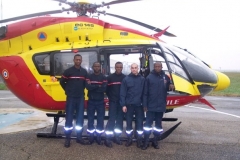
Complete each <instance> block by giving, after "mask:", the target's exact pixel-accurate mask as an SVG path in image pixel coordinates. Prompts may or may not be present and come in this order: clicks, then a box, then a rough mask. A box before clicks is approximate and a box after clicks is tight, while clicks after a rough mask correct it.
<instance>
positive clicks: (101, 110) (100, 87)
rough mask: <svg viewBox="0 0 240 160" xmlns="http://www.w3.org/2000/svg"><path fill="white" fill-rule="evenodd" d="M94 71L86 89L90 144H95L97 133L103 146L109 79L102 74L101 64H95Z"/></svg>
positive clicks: (89, 77)
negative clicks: (102, 137) (95, 123)
mask: <svg viewBox="0 0 240 160" xmlns="http://www.w3.org/2000/svg"><path fill="white" fill-rule="evenodd" d="M92 68H93V71H94V73H92V74H91V75H89V76H88V78H87V80H86V82H87V84H86V88H87V89H88V107H87V116H88V129H87V132H88V134H89V144H92V143H93V142H94V133H95V131H96V135H97V139H96V141H97V143H98V144H99V145H102V142H101V134H102V133H103V132H104V116H105V106H104V92H105V90H106V87H107V79H106V77H105V76H104V75H103V74H102V73H101V65H100V63H99V62H94V63H93V66H92ZM95 111H97V126H96V130H95V127H94V116H95Z"/></svg>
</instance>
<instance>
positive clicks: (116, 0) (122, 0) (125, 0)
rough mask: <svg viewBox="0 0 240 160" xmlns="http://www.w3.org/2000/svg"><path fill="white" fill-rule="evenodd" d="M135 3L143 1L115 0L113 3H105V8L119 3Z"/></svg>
mask: <svg viewBox="0 0 240 160" xmlns="http://www.w3.org/2000/svg"><path fill="white" fill-rule="evenodd" d="M133 1H141V0H115V1H112V2H108V3H105V4H104V6H107V5H112V4H118V3H125V2H133Z"/></svg>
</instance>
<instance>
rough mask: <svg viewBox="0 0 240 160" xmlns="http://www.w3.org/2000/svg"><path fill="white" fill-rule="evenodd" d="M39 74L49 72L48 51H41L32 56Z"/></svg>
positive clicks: (47, 73)
mask: <svg viewBox="0 0 240 160" xmlns="http://www.w3.org/2000/svg"><path fill="white" fill-rule="evenodd" d="M33 58H34V62H35V64H36V67H37V70H38V71H39V73H40V74H43V75H49V74H50V53H43V54H39V55H36V56H34V57H33Z"/></svg>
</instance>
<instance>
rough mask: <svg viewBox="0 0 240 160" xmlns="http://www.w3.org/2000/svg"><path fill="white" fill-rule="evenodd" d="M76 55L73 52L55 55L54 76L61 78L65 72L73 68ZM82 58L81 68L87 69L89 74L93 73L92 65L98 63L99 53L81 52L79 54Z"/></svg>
mask: <svg viewBox="0 0 240 160" xmlns="http://www.w3.org/2000/svg"><path fill="white" fill-rule="evenodd" d="M75 54H76V53H72V52H60V53H55V54H54V68H53V70H54V75H55V76H61V75H62V74H63V72H64V71H65V70H66V69H68V68H70V67H72V66H73V65H74V63H73V57H74V55H75ZM77 54H80V55H81V56H82V64H81V67H83V68H85V69H86V70H87V72H88V73H92V65H93V63H94V62H96V61H97V52H95V51H88V52H80V53H77Z"/></svg>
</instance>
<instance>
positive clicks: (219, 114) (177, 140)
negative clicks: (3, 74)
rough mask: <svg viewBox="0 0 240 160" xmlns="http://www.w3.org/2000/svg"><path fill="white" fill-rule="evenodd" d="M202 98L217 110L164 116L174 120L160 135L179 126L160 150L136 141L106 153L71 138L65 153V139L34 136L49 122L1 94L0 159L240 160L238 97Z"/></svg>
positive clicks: (190, 109)
mask: <svg viewBox="0 0 240 160" xmlns="http://www.w3.org/2000/svg"><path fill="white" fill-rule="evenodd" d="M205 98H206V99H207V100H208V101H209V102H211V104H212V105H213V106H214V107H215V108H216V110H213V109H211V108H209V107H208V106H206V105H202V104H190V105H187V106H183V107H180V108H176V109H174V111H173V112H171V113H167V114H165V115H164V117H165V118H178V121H176V122H163V128H164V130H167V129H169V128H171V127H172V126H173V125H175V124H176V123H178V122H182V123H181V124H180V125H179V127H177V128H176V129H175V130H174V131H173V132H172V134H171V135H170V136H168V137H167V138H166V139H164V140H162V141H160V142H159V144H160V149H158V150H157V149H154V148H153V147H151V146H150V147H149V148H148V149H147V150H144V151H143V150H141V149H139V148H137V147H136V143H135V142H134V143H133V145H132V146H130V147H125V146H124V145H117V144H113V148H107V147H105V146H104V145H103V146H100V145H97V144H96V143H94V144H93V145H85V146H83V145H80V144H78V143H76V142H75V139H72V140H71V146H70V148H65V147H64V146H63V144H64V139H58V138H38V137H37V136H36V134H37V133H40V132H50V131H51V127H52V126H51V125H52V124H53V118H49V117H47V116H46V113H45V112H42V111H39V110H37V109H34V108H32V107H30V106H28V105H27V104H25V103H23V102H22V101H20V100H19V99H18V98H16V97H15V96H14V95H13V94H12V93H11V92H10V91H0V160H10V159H11V160H15V159H16V160H55V159H56V160H67V159H69V160H75V159H78V160H79V159H90V160H95V159H98V160H111V159H114V160H118V159H121V160H123V159H124V160H125V159H127V160H128V159H129V160H131V159H134V160H135V159H139V160H141V159H144V160H146V159H151V160H152V159H153V160H154V159H163V160H164V159H167V160H181V159H184V160H185V159H191V160H192V159H194V160H209V159H211V160H215V159H216V160H230V159H231V160H239V159H240V127H239V125H240V97H235V98H234V97H205ZM60 121H61V123H60V124H59V127H58V133H62V132H63V124H64V122H65V120H64V118H61V119H60ZM105 123H106V121H105ZM86 124H87V121H85V122H84V125H85V130H86ZM73 136H74V134H73ZM123 136H124V135H123ZM123 143H125V142H123Z"/></svg>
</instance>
